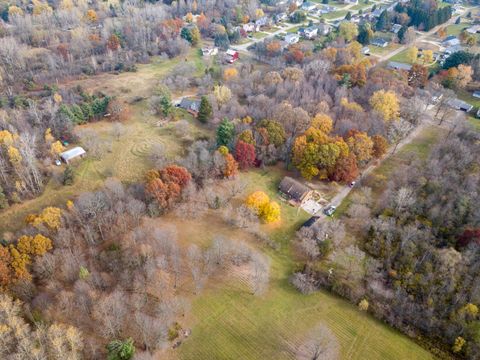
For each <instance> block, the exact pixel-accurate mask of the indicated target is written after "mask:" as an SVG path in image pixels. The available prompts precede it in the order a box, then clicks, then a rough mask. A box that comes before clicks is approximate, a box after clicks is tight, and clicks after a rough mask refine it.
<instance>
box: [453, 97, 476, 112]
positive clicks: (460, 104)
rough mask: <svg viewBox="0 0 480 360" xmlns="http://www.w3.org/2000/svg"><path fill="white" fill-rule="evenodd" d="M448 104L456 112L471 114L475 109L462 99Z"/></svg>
mask: <svg viewBox="0 0 480 360" xmlns="http://www.w3.org/2000/svg"><path fill="white" fill-rule="evenodd" d="M447 103H448V105H450V107H452V108H454V109H455V110H461V111H465V112H470V111H471V110H472V109H473V105H470V104H469V103H467V102H465V101H463V100H460V99H450V100H448V102H447Z"/></svg>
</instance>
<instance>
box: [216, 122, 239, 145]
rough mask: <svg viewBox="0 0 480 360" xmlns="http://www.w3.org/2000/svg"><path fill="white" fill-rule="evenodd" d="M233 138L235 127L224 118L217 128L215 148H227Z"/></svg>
mask: <svg viewBox="0 0 480 360" xmlns="http://www.w3.org/2000/svg"><path fill="white" fill-rule="evenodd" d="M234 136H235V125H234V124H233V123H232V122H230V121H229V120H228V119H227V118H224V119H223V120H222V122H221V123H220V125H219V126H218V128H217V146H222V145H224V146H227V147H229V146H230V145H231V144H232V141H233V138H234Z"/></svg>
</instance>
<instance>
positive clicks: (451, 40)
mask: <svg viewBox="0 0 480 360" xmlns="http://www.w3.org/2000/svg"><path fill="white" fill-rule="evenodd" d="M442 45H443V46H446V47H447V46H455V45H460V39H458V38H457V37H456V36H455V35H450V36H447V38H446V39H445V40H443V41H442Z"/></svg>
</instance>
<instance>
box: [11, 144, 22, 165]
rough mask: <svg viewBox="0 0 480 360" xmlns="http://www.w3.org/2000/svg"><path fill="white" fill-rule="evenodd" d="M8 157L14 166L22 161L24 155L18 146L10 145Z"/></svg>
mask: <svg viewBox="0 0 480 360" xmlns="http://www.w3.org/2000/svg"><path fill="white" fill-rule="evenodd" d="M8 159H9V160H10V163H11V164H12V165H13V166H16V165H18V164H20V163H21V162H22V155H20V151H18V149H17V148H16V147H14V146H12V145H10V146H9V147H8Z"/></svg>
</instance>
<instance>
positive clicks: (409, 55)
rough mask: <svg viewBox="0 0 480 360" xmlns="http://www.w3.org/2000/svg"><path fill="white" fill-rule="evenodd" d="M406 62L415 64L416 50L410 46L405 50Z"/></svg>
mask: <svg viewBox="0 0 480 360" xmlns="http://www.w3.org/2000/svg"><path fill="white" fill-rule="evenodd" d="M406 57H407V61H408V62H409V63H411V64H415V63H416V62H417V58H418V49H417V48H416V47H415V46H412V47H410V48H408V49H407V53H406Z"/></svg>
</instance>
